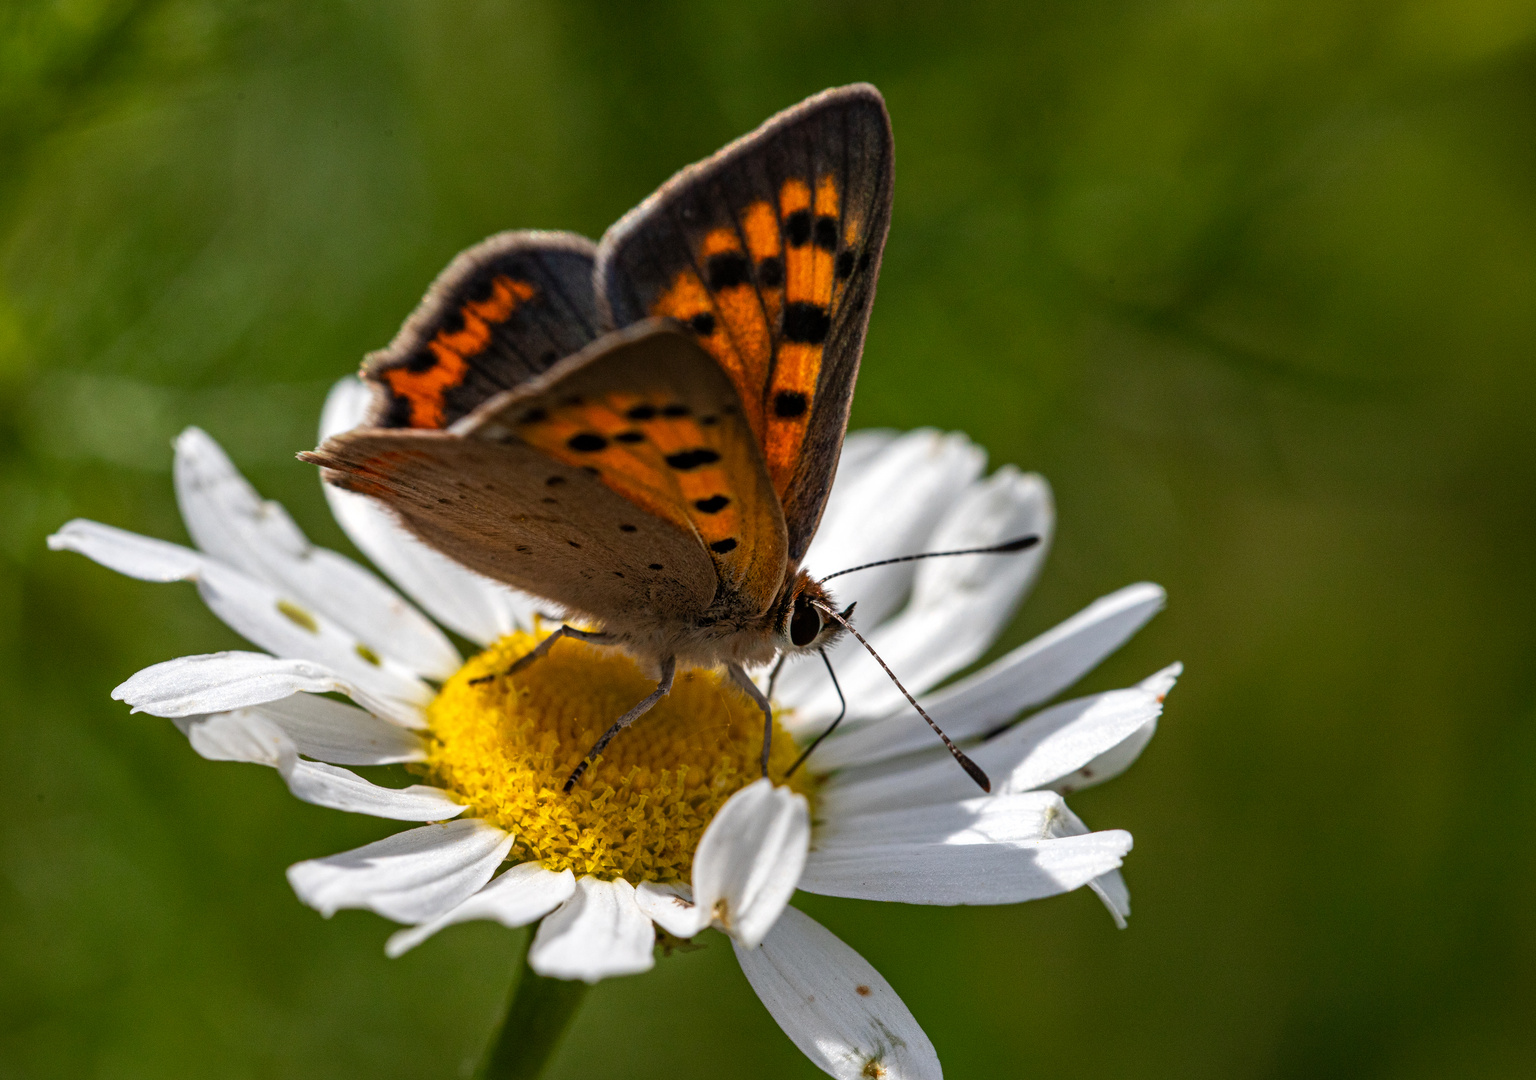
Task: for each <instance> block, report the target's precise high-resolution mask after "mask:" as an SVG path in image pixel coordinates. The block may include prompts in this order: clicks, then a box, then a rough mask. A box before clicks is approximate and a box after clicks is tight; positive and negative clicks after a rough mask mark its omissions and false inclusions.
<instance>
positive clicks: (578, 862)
mask: <svg viewBox="0 0 1536 1080" xmlns="http://www.w3.org/2000/svg"><path fill="white" fill-rule="evenodd" d="M544 636H546V635H545V634H543V633H539V634H528V633H521V632H519V633H514V634H509V635H508V636H507V637H504V638H502V639H501V640H500V641H498V642H496V644H494V645H492V646H491V647H490V648H489V649H487V650H485V651H484V652H483V653H481V654H480V655H478V656H476V657H475V658H474V659H472V660H470V661H469V662H468V663H467V664H465V665H464V667H462V668H461V669H460V670H459V671H458V672H457V673H456V674H455V675H454V676H453V677H452V678H451V679H449V680H448V682H447V683H445V684H444V686H443V689H442V692H441V693H440V694H438V696H437V699H436V700H435V701H434V702H433V703H432V705H431V706H430V708H429V709H428V710H427V718H428V722H429V726H430V730H429V733H428V739H427V762H426V765H425V767H424V769H423V771H424V772H425V773H426V774H427V775H428V776H429V777H430V778H431V780H432V782H433V783H435V784H437V785H439V786H441V787H443V788H446V789H447V790H448V791H449V792H450V793H451V794H452V795H453V796H454V798H456V799H458V800H459V801H460V802H462V803H465V804H467V805H468V806H469V810H468V811H466V814H467V815H468V816H473V817H480V818H483V819H484V820H486V821H488V822H490V823H491V824H493V825H497V826H499V827H501V828H503V829H505V830H507V831H508V832H510V833H511V834H512V836H513V849H512V855H511V856H510V857H511V858H513V859H515V860H519V861H521V860H527V859H537V860H539V861H540V862H542V863H543V864H544V865H545V866H546V867H549V868H550V869H552V870H564V869H565V868H567V867H569V868H570V869H571V870H573V871H575V873H576V874H577V875H578V876H580V875H582V874H593V875H595V876H597V877H599V878H605V879H612V878H617V877H622V878H624V879H625V880H627V881H630V882H634V883H638V882H641V881H687V880H688V877H689V868H690V867H691V866H692V863H693V851H694V848H696V847H697V846H698V843H699V838H700V837H701V836H702V835H703V833H704V828H705V826H706V825H708V824H709V821H710V819H711V818H712V817H714V815H715V812H716V811H717V810H719V809H720V807H721V806H722V805H724V803H725V800H726V799H728V798H730V797H731V795H732V794H734V793H735V792H736V791H738V790H739V789H741V788H743V787H745V786H746V785H747V784H749V783H751V782H752V781H753V780H756V779H757V778H758V777H759V776H760V775H761V768H760V766H759V764H758V762H759V757H760V755H761V753H762V746H763V714H762V712H761V711H760V710H759V709H758V708H757V706H756V705H755V704H754V703H753V702H752V701H751V700H750V699H749V698H748V697H747V696H746V695H745V694H744V693H742V691H741V690H740V689H738V688H737V687H736V686H734V685H733V684H731V683H730V682H729V681H728V680H727V679H726V678H725V677H724V676H722V675H721V674H720V673H718V672H713V671H702V670H690V671H680V672H678V673H677V679H676V681H675V682H674V683H673V686H672V692H671V693H670V694H668V695H667V696H666V697H664V698H662V700H661V701H660V702H659V703H658V704H657V705H656V707H655V708H654V709H652V710H651V711H650V712H648V713H646V714H645V715H644V716H642V717H641V718H640V719H639V720H638V721H636V722H635V724H634V726H633V727H631V728H630V729H629V730H627V731H625V732H623V733H622V734H620V735H619V736H618V737H617V738H615V739H614V740H613V741H612V742H611V743H609V744H608V748H607V749H606V750H605V751H604V752H603V754H602V756H601V757H599V758H598V759H597V761H596V762H594V763H593V765H592V766H591V767H590V768H588V769H587V771H586V773H585V774H584V775H583V776H582V778H581V779H580V780H579V781H578V782H577V784H576V787H575V788H574V789H573V790H572V791H571V793H570V794H568V795H567V794H565V793H564V792H563V791H562V790H561V788H562V786H563V785H564V784H565V781H566V778H567V777H568V776H570V774H571V771H572V770H573V769H575V768H576V766H577V764H578V763H580V761H581V760H582V758H583V757H584V756H585V755H586V753H587V751H588V750H589V749H590V748H591V746H592V744H593V743H594V742H596V741H597V738H598V736H599V735H601V734H602V733H603V732H604V731H605V730H607V728H608V725H609V724H611V723H612V722H613V721H614V720H615V719H617V718H618V717H619V716H621V715H622V714H623V713H624V712H625V711H626V710H628V709H629V708H630V707H631V706H633V705H634V704H635V703H636V702H638V701H639V700H640V699H641V698H643V697H645V696H646V695H647V694H648V693H650V692H651V691H652V690H654V689H655V686H656V681H655V678H654V676H652V677H650V678H647V677H646V675H645V673H644V672H643V671H642V670H641V669H640V666H639V665H638V664H637V663H636V662H635V661H634V660H633V659H631V658H630V657H629V656H627V655H626V654H624V653H623V652H621V651H619V650H618V649H615V648H611V647H600V646H593V645H586V644H583V643H581V642H578V641H572V640H570V639H565V640H563V641H560V642H558V643H557V644H556V645H555V646H554V647H553V648H552V649H551V650H550V651H549V653H548V654H547V655H546V656H544V657H542V658H540V659H538V660H535V661H534V662H533V663H532V664H530V665H529V666H528V667H526V668H524V669H523V670H522V671H519V672H518V673H517V674H516V675H506V674H504V673H505V672H506V670H507V668H508V667H510V666H511V665H512V662H513V661H515V660H517V659H518V658H519V657H520V656H523V655H524V654H525V653H527V652H528V651H529V650H531V649H532V648H533V647H534V645H535V644H536V643H537V642H538V641H540V640H541V639H542V638H543V637H544ZM485 676H491V678H489V679H486V678H485ZM476 680H479V681H476ZM797 753H798V749H797V748H796V746H795V745H794V743H793V742H792V741H791V740H790V739H789V737H788V736H787V735H786V734H785V732H784V731H783V730H782V729H781V728H779V726H778V724H777V722H775V724H774V739H773V755H772V759H771V760H770V762H769V775H771V776H772V777H774V779H775V781H776V782H782V778H783V776H784V773H785V771H786V770H787V769H788V768H789V766H790V765H792V764H793V763H794V760H795V757H796V755H797ZM791 786H792V787H794V788H795V789H796V790H799V791H802V792H807V793H808V788H809V781H808V780H806V779H805V773H804V772H803V771H800V772H797V773H796V774H795V776H794V778H793V780H792V781H791Z"/></svg>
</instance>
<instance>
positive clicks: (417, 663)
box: [175, 427, 462, 678]
mask: <svg viewBox="0 0 1536 1080" xmlns="http://www.w3.org/2000/svg"><path fill="white" fill-rule="evenodd" d="M175 477H176V498H177V502H178V503H179V504H180V506H181V513H182V517H183V519H184V520H185V521H186V523H187V531H188V532H189V533H191V534H192V540H193V542H194V543H196V544H197V546H198V547H199V548H201V549H202V550H203V551H204V552H206V553H207V554H208V555H210V556H211V557H213V558H214V559H217V560H219V561H220V562H222V563H225V564H226V565H228V566H231V567H233V568H234V569H236V570H239V571H240V572H241V573H243V574H246V575H248V576H249V577H252V578H255V579H256V580H257V581H262V582H265V583H266V584H268V585H270V586H272V587H273V588H274V589H276V590H277V591H278V592H280V593H282V594H284V595H285V596H288V597H291V598H292V599H293V600H294V601H296V602H298V603H299V604H301V605H303V606H305V607H307V608H311V609H313V610H314V611H316V612H319V613H320V614H322V615H324V616H326V617H327V618H328V619H330V620H331V621H332V622H334V623H336V624H337V625H338V626H341V627H343V628H345V629H346V630H349V631H350V632H351V633H352V634H354V635H355V636H356V637H357V638H358V639H360V640H361V641H363V642H364V643H365V644H366V645H367V646H368V647H369V648H370V649H371V650H372V651H373V652H374V653H376V654H378V655H380V656H388V657H391V658H392V659H394V660H396V661H398V662H399V663H401V664H402V665H403V666H405V667H407V668H409V669H410V670H412V671H415V672H419V673H420V674H423V675H428V676H432V677H434V678H447V677H448V676H449V675H452V674H453V673H454V672H455V671H457V670H458V668H459V665H460V663H461V662H462V661H461V659H460V657H459V654H458V651H457V650H456V649H454V647H453V645H452V644H451V643H450V642H449V641H448V639H447V638H446V637H445V636H444V635H443V633H442V631H441V630H439V629H438V628H437V627H436V626H434V625H433V624H432V622H431V621H430V620H428V619H427V618H425V617H424V616H423V615H422V614H421V613H420V612H418V611H417V610H416V609H415V608H413V607H411V605H410V604H408V603H406V602H405V600H404V599H403V598H402V597H401V596H400V595H399V594H398V593H396V592H395V591H394V590H393V589H391V588H390V587H389V586H388V585H385V584H384V582H382V581H380V580H379V579H378V578H377V577H375V576H374V575H373V574H372V573H370V572H369V571H367V570H365V569H363V568H362V567H361V566H359V565H357V564H356V563H355V562H353V561H352V560H351V559H348V558H346V557H344V556H342V555H338V554H337V553H336V552H334V551H328V550H326V549H325V548H317V547H314V546H313V545H312V544H310V542H309V541H308V539H306V538H305V536H304V534H303V533H302V532H301V531H300V530H299V527H298V526H297V525H295V524H294V523H293V519H292V518H290V517H289V516H288V512H287V511H286V510H284V509H283V507H282V506H281V505H279V504H278V503H275V502H268V501H266V500H264V499H262V497H261V496H260V495H258V494H257V493H256V489H255V488H253V487H252V486H251V485H250V484H249V483H248V482H247V481H246V479H245V477H243V476H241V475H240V473H239V471H238V470H237V469H236V468H235V466H234V463H233V462H231V461H230V460H229V458H228V456H227V455H225V453H224V451H223V450H222V449H221V448H220V447H219V445H218V443H216V442H214V441H213V439H212V438H210V437H209V436H208V435H207V434H206V433H205V432H203V431H201V430H199V429H198V428H195V427H194V428H188V429H187V430H185V431H183V432H182V433H181V435H180V437H179V438H177V440H176V470H175Z"/></svg>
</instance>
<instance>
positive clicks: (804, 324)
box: [784, 300, 832, 345]
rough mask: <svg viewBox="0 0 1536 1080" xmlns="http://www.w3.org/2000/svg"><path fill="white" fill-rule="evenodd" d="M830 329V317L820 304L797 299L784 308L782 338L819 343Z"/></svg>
mask: <svg viewBox="0 0 1536 1080" xmlns="http://www.w3.org/2000/svg"><path fill="white" fill-rule="evenodd" d="M830 329H832V317H831V316H830V315H828V314H827V309H826V308H824V307H822V306H821V305H820V304H810V303H806V302H805V301H803V300H797V301H795V302H794V303H793V304H788V305H786V306H785V308H784V340H785V341H795V342H799V343H801V344H805V345H820V344H821V343H822V342H823V341H825V340H827V331H829V330H830Z"/></svg>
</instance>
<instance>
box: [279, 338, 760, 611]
mask: <svg viewBox="0 0 1536 1080" xmlns="http://www.w3.org/2000/svg"><path fill="white" fill-rule="evenodd" d="M304 456H305V458H306V460H309V461H312V462H314V463H316V464H318V465H322V466H324V467H325V468H326V469H327V470H329V471H328V472H327V474H326V478H327V479H328V480H329V481H330V482H332V483H336V484H339V485H340V486H342V487H346V488H349V489H350V490H353V491H358V492H361V493H363V494H366V495H371V496H373V497H374V498H377V499H380V500H382V501H383V502H385V503H386V504H388V505H389V506H391V507H392V508H393V509H394V510H395V511H396V512H397V513H398V514H399V515H400V516H401V518H402V520H404V522H405V523H406V524H407V526H409V527H410V528H411V530H412V531H413V532H415V533H416V534H417V535H418V536H419V537H421V538H422V539H423V540H425V541H426V542H427V543H429V544H431V545H433V546H434V547H437V548H439V549H440V550H442V551H445V552H446V553H447V554H449V555H450V556H452V557H453V558H455V559H457V560H458V561H460V562H462V563H464V564H466V565H468V566H471V567H474V568H475V569H477V570H479V571H481V572H482V573H485V574H488V575H490V576H491V577H494V578H496V579H497V580H501V581H506V582H508V583H509V584H512V585H515V586H517V587H519V588H522V589H525V590H527V591H529V592H532V593H534V594H536V595H539V596H544V597H547V598H549V599H550V600H553V601H555V602H557V603H560V604H564V605H566V606H568V607H571V608H575V609H577V610H579V611H582V612H586V613H588V614H591V615H595V616H597V617H599V618H600V619H604V620H608V619H621V618H622V619H628V620H630V621H633V619H634V618H635V616H636V615H637V614H641V613H665V614H666V615H667V616H669V617H671V618H681V619H690V620H697V619H699V618H700V617H701V616H705V615H706V612H708V611H711V610H712V611H713V612H715V613H716V614H718V615H719V616H720V617H721V618H726V619H729V618H731V617H733V616H750V615H759V614H761V613H762V612H764V611H766V610H767V609H768V606H769V605H770V604H771V603H772V601H773V599H774V596H775V595H776V593H777V591H778V588H779V585H780V584H781V583H782V581H783V579H784V569H785V536H784V521H783V518H782V517H781V516H780V514H779V507H778V500H777V499H776V498H775V497H774V494H773V488H772V486H771V484H770V482H769V480H768V477H767V475H766V473H765V472H764V471H763V467H762V461H761V457H760V455H759V454H758V451H757V447H756V445H755V444H754V443H753V441H752V432H751V428H750V427H749V426H748V424H747V421H746V418H745V417H744V416H743V414H742V409H741V404H740V399H739V398H738V397H737V394H736V389H735V387H734V386H733V385H732V384H731V381H730V379H729V378H728V377H727V376H726V375H725V373H724V372H722V371H721V370H720V368H719V366H718V365H717V364H716V363H715V361H714V360H713V359H712V358H711V357H710V356H709V354H707V353H706V352H704V350H703V349H701V348H700V347H699V345H698V343H697V342H696V341H694V340H693V338H692V337H691V336H689V335H688V334H686V333H685V332H683V331H681V330H679V329H678V328H677V327H676V326H675V325H674V324H672V323H671V322H669V321H666V320H652V321H649V322H646V323H643V324H641V325H638V326H633V327H629V328H627V329H624V330H620V331H616V332H615V333H612V334H609V335H607V336H606V337H603V338H601V339H599V340H598V341H596V342H594V343H593V344H592V345H591V346H589V347H588V348H587V349H585V350H583V351H582V352H580V353H578V354H576V355H575V356H571V357H567V358H566V359H565V360H562V361H560V362H559V363H557V364H556V365H555V366H554V367H553V368H551V369H550V370H549V371H548V372H546V373H544V374H543V375H541V376H538V377H536V378H534V379H532V380H529V381H528V382H527V383H525V384H524V385H523V386H521V387H518V388H517V389H515V390H511V391H507V392H505V393H502V394H499V395H496V396H495V397H493V398H491V399H490V400H488V401H486V402H485V403H484V404H483V405H481V407H480V408H478V409H476V410H475V411H474V412H473V413H472V414H470V415H469V416H467V417H465V418H464V419H463V420H461V421H460V422H459V423H457V424H455V425H454V426H453V427H452V428H451V429H449V430H448V431H419V430H388V429H366V428H363V429H358V430H356V431H352V432H347V433H346V434H343V435H340V436H337V437H335V438H333V439H329V440H327V441H326V443H325V445H323V446H322V447H320V449H319V450H318V451H316V452H315V453H313V454H309V455H304Z"/></svg>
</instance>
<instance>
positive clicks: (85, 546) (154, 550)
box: [48, 518, 205, 581]
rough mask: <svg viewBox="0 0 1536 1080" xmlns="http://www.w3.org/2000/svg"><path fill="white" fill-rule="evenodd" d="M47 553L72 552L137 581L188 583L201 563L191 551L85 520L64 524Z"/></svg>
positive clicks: (50, 538)
mask: <svg viewBox="0 0 1536 1080" xmlns="http://www.w3.org/2000/svg"><path fill="white" fill-rule="evenodd" d="M48 550H49V551H73V552H76V553H77V554H80V555H84V556H85V557H86V558H87V559H90V560H91V561H92V562H95V563H100V564H101V565H102V566H105V567H106V568H107V569H108V570H116V571H117V572H118V573H119V574H126V575H127V576H128V577H134V578H138V579H139V580H140V581H189V580H191V579H192V578H193V577H195V576H196V575H197V571H198V570H199V569H200V568H201V567H202V566H203V564H204V562H205V560H204V558H203V557H202V556H201V555H199V554H198V553H197V552H195V551H193V550H192V549H191V548H185V547H182V546H181V545H180V544H172V543H170V542H169V541H166V540H156V539H154V538H153V537H149V536H140V535H139V534H138V533H131V532H127V531H125V530H123V529H114V528H113V527H112V526H111V525H103V524H102V523H101V522H99V521H88V520H86V519H85V518H75V519H74V520H73V521H66V522H65V523H64V524H63V525H62V526H61V527H60V528H59V531H58V532H56V533H54V534H53V535H52V536H50V537H49V538H48Z"/></svg>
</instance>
